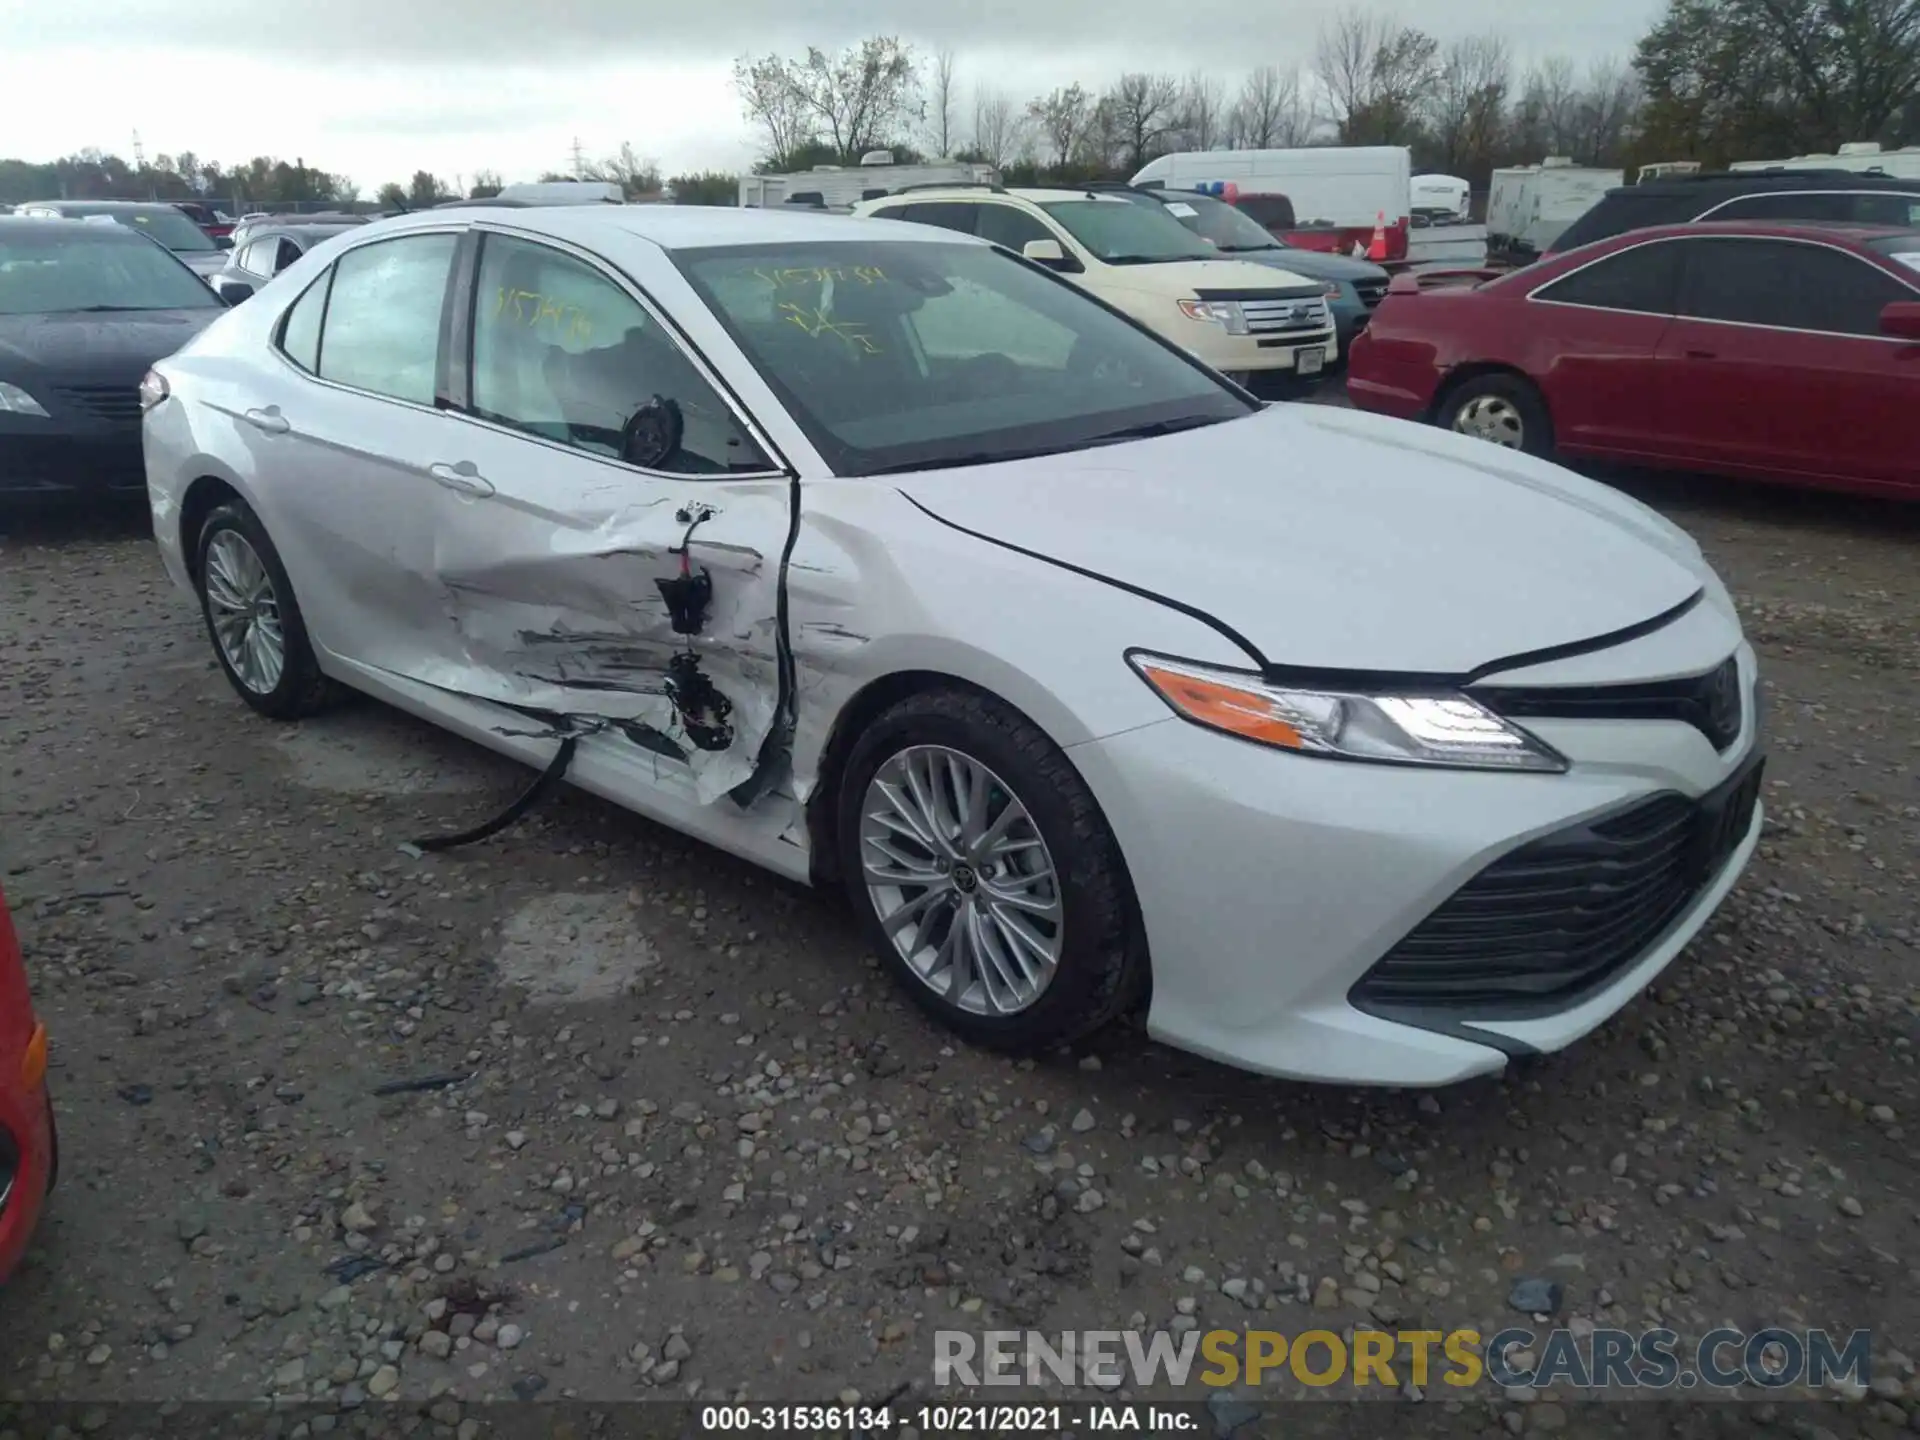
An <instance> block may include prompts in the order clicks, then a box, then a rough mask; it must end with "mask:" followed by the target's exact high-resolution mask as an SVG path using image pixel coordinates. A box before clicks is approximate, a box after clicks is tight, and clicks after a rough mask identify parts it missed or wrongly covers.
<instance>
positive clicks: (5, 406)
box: [0, 380, 47, 420]
mask: <svg viewBox="0 0 1920 1440" xmlns="http://www.w3.org/2000/svg"><path fill="white" fill-rule="evenodd" d="M0 415H34V416H38V417H39V418H40V419H42V420H45V419H46V418H47V411H46V407H45V406H44V405H42V404H41V403H40V402H39V401H38V400H36V399H34V398H33V396H31V395H29V394H28V393H27V392H26V391H24V390H22V389H21V388H20V387H19V386H18V385H9V384H7V382H6V381H4V380H0Z"/></svg>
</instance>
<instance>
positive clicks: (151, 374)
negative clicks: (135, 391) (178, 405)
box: [140, 370, 170, 415]
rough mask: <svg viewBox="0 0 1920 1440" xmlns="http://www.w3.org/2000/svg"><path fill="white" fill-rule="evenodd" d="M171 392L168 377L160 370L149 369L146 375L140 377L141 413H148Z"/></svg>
mask: <svg viewBox="0 0 1920 1440" xmlns="http://www.w3.org/2000/svg"><path fill="white" fill-rule="evenodd" d="M169 393H170V392H169V390H168V388H167V377H166V376H164V375H162V374H161V373H160V372H159V371H158V370H149V371H147V373H146V374H145V375H143V376H141V377H140V413H141V414H142V415H144V414H146V413H147V411H149V410H151V409H152V408H153V407H154V406H156V405H158V404H159V403H160V402H161V401H162V400H164V399H166V398H167V396H168V394H169Z"/></svg>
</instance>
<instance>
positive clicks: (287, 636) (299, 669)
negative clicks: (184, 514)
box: [193, 500, 333, 720]
mask: <svg viewBox="0 0 1920 1440" xmlns="http://www.w3.org/2000/svg"><path fill="white" fill-rule="evenodd" d="M227 530H232V531H237V532H238V533H239V535H240V536H241V537H242V538H243V539H244V540H245V541H246V542H247V544H248V545H249V546H251V547H252V549H253V552H254V554H255V555H257V556H259V557H260V562H261V565H262V566H263V567H264V568H265V570H266V572H267V577H268V579H269V580H270V581H271V583H272V586H273V596H274V600H275V602H276V605H277V608H278V610H279V617H280V633H281V636H282V638H283V640H284V643H285V661H284V663H283V664H282V665H281V667H280V678H279V682H278V683H277V684H275V685H274V687H273V688H272V689H271V690H267V691H257V690H255V689H253V688H252V687H251V686H249V685H248V684H247V683H246V682H245V681H244V680H242V679H241V678H240V675H239V672H237V671H236V670H235V669H234V667H233V663H232V661H230V660H229V659H228V658H227V652H226V649H225V647H223V646H222V645H221V643H220V636H219V634H218V632H217V631H216V630H215V628H214V621H213V603H212V601H210V600H209V599H208V597H207V553H208V551H209V550H210V549H211V548H212V546H213V543H214V541H215V539H216V538H218V536H219V535H220V534H221V532H222V531H227ZM194 562H195V563H194V572H193V574H194V589H195V590H196V591H198V592H199V596H200V617H201V619H202V620H203V621H204V622H205V623H206V627H207V642H208V643H209V644H210V645H212V646H213V654H214V658H215V659H217V660H218V661H219V662H220V668H221V669H222V670H223V671H225V672H226V676H227V683H228V684H230V685H232V686H233V689H234V693H236V694H237V695H239V697H240V698H241V699H242V700H244V701H246V702H247V704H248V705H250V706H252V707H253V708H254V709H255V710H257V711H259V712H260V713H261V714H262V715H265V716H267V717H268V718H270V719H273V720H303V719H305V718H306V717H307V716H309V715H314V714H317V713H319V712H320V711H321V710H323V709H324V708H326V705H327V703H328V701H329V700H331V699H332V698H333V686H332V684H331V682H330V681H328V679H327V677H326V676H324V675H322V674H321V673H320V662H319V661H318V660H317V659H315V658H314V653H313V645H312V642H311V641H309V640H308V639H307V626H306V621H305V620H304V619H302V618H301V614H300V602H299V601H298V600H297V599H295V598H294V593H293V582H292V581H291V580H289V579H288V578H287V569H286V566H285V565H283V564H282V563H281V562H280V552H279V551H278V550H276V549H274V547H273V541H272V540H270V539H268V538H267V528H266V526H264V525H262V524H261V523H260V517H259V516H258V515H255V514H254V513H253V508H252V507H251V506H249V505H248V504H247V503H246V501H244V500H231V501H229V502H227V503H226V504H224V505H221V506H220V507H219V508H217V509H215V510H214V511H212V512H211V513H210V514H209V515H208V516H207V521H206V524H204V525H202V526H201V527H200V534H199V536H198V537H197V538H196V539H195V541H194Z"/></svg>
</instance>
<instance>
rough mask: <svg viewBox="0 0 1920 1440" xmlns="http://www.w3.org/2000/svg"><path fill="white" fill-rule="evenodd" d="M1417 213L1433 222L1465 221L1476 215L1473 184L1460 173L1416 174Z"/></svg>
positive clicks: (1415, 200)
mask: <svg viewBox="0 0 1920 1440" xmlns="http://www.w3.org/2000/svg"><path fill="white" fill-rule="evenodd" d="M1413 213H1414V215H1415V216H1416V217H1417V216H1421V215H1424V216H1426V217H1427V223H1428V224H1429V225H1454V224H1458V225H1464V224H1466V223H1468V222H1469V221H1471V220H1472V219H1473V187H1472V186H1470V185H1469V184H1467V182H1466V181H1464V180H1462V179H1461V178H1460V177H1459V176H1458V175H1416V176H1414V177H1413Z"/></svg>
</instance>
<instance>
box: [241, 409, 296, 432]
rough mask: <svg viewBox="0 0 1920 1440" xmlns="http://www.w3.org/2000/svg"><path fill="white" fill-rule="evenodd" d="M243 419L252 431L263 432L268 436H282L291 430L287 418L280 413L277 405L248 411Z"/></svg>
mask: <svg viewBox="0 0 1920 1440" xmlns="http://www.w3.org/2000/svg"><path fill="white" fill-rule="evenodd" d="M244 418H245V419H246V422H247V423H248V424H249V425H251V426H253V428H254V429H256V430H264V431H266V432H267V434H269V435H284V434H286V433H287V432H288V431H289V430H291V429H293V426H292V425H291V424H290V423H289V422H288V420H287V417H286V416H284V415H282V414H281V413H280V407H279V406H278V405H269V406H268V407H267V408H266V409H264V410H249V411H247V413H246V415H245V417H244Z"/></svg>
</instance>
